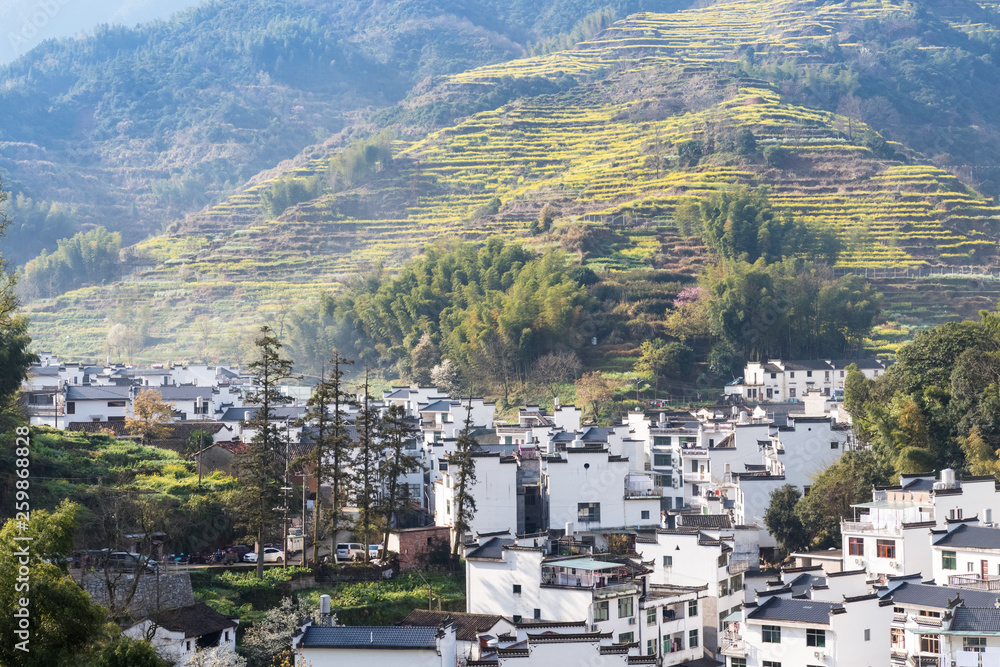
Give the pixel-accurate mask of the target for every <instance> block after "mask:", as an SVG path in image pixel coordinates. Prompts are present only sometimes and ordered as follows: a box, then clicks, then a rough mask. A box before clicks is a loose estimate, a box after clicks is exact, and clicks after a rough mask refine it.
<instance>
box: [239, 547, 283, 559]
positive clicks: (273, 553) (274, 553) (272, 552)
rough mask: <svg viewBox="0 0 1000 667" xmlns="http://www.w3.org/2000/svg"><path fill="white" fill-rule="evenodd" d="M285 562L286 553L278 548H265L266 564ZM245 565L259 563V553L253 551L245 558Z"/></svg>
mask: <svg viewBox="0 0 1000 667" xmlns="http://www.w3.org/2000/svg"><path fill="white" fill-rule="evenodd" d="M284 560H285V552H283V551H282V550H281V549H278V548H276V547H264V562H265V563H282V562H284ZM243 562H244V563H256V562H257V552H255V551H251V552H250V553H248V554H247V555H245V556H243Z"/></svg>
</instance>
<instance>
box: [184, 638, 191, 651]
mask: <svg viewBox="0 0 1000 667" xmlns="http://www.w3.org/2000/svg"><path fill="white" fill-rule="evenodd" d="M184 650H185V651H190V650H191V640H190V639H189V640H187V641H186V642H184Z"/></svg>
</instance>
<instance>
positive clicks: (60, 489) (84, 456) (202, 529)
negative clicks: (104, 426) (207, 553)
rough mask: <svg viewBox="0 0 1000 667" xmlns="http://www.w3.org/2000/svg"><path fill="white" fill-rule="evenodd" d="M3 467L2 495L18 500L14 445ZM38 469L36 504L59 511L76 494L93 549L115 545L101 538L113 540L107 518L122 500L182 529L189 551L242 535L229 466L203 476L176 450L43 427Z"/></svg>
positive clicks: (2, 458)
mask: <svg viewBox="0 0 1000 667" xmlns="http://www.w3.org/2000/svg"><path fill="white" fill-rule="evenodd" d="M9 439H10V440H12V439H13V436H10V438H9ZM0 467H2V469H3V470H5V471H8V472H5V473H4V474H3V475H2V476H0V498H2V499H3V500H4V501H6V502H7V503H8V505H9V506H10V507H13V495H14V481H15V477H14V448H13V447H12V446H9V447H4V448H3V450H2V453H0ZM31 472H32V477H33V483H32V486H31V498H32V507H34V508H37V509H50V510H54V509H55V508H56V507H57V506H58V505H59V503H60V502H62V501H63V500H64V499H69V500H71V501H73V502H75V503H78V504H79V505H81V506H82V507H83V508H84V509H85V512H84V513H83V514H82V515H81V516H80V517H79V518H78V521H79V523H80V535H79V537H80V538H81V540H82V543H85V544H86V545H87V546H88V547H89V548H96V549H101V548H104V547H107V546H108V544H106V543H100V542H101V541H102V540H108V539H110V538H109V533H108V528H107V525H106V520H108V518H109V512H114V511H116V508H117V509H118V510H122V507H120V505H121V504H122V503H123V502H125V501H123V500H122V499H127V504H128V505H129V511H138V510H137V509H136V508H140V507H141V508H142V509H143V511H144V512H145V514H146V519H147V521H150V522H159V524H158V528H161V529H164V530H167V529H169V528H173V529H174V530H173V532H172V533H171V534H176V535H182V536H183V537H180V538H179V541H178V542H176V543H175V545H176V548H179V549H181V550H182V551H184V552H185V553H190V552H192V551H200V550H204V549H207V548H208V547H210V546H215V545H214V542H215V541H225V540H227V539H232V538H233V537H235V535H234V530H233V527H232V524H231V522H229V521H228V520H226V519H225V517H226V513H225V511H224V499H225V497H226V493H227V492H228V491H229V490H231V489H233V488H234V484H235V480H234V479H233V478H232V477H229V476H227V475H225V474H222V473H212V474H211V475H205V476H203V477H202V478H201V479H199V476H198V474H197V472H196V471H195V469H194V464H193V463H192V462H190V461H187V460H184V459H183V458H181V457H180V455H178V454H177V453H175V452H172V451H170V450H165V449H159V448H156V447H149V446H144V445H140V444H137V443H135V442H126V441H117V440H115V439H113V438H112V437H110V436H107V435H85V434H81V433H67V432H62V431H56V430H54V429H46V428H44V427H41V428H37V429H33V432H32V436H31ZM122 513H123V514H122V515H123V516H124V515H125V512H124V510H122ZM181 527H183V529H181Z"/></svg>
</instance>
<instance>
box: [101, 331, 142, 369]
mask: <svg viewBox="0 0 1000 667" xmlns="http://www.w3.org/2000/svg"><path fill="white" fill-rule="evenodd" d="M107 346H108V353H109V354H116V355H118V359H119V360H121V357H122V354H124V355H125V360H126V361H127V362H128V363H129V364H131V363H132V357H133V355H134V354H135V353H136V352H138V351H139V350H141V349H142V346H143V339H142V336H141V335H140V334H139V331H138V330H137V329H136V328H135V327H134V326H132V325H129V324H125V323H124V322H118V323H117V324H114V325H112V326H111V328H110V329H108V337H107Z"/></svg>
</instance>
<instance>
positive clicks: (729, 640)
mask: <svg viewBox="0 0 1000 667" xmlns="http://www.w3.org/2000/svg"><path fill="white" fill-rule="evenodd" d="M721 652H722V655H728V656H730V657H733V658H745V657H746V656H747V654H748V651H747V643H746V642H745V641H744V640H743V637H741V636H739V635H738V634H736V633H735V632H726V633H723V635H722V649H721Z"/></svg>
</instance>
